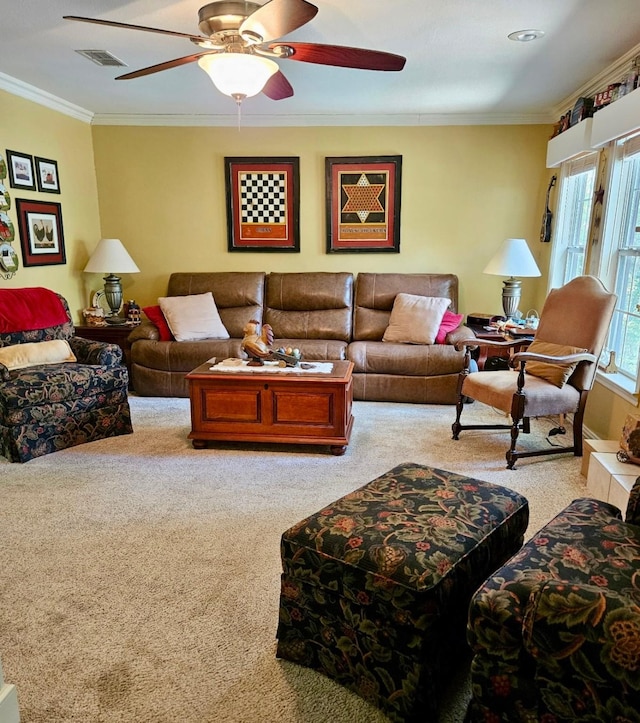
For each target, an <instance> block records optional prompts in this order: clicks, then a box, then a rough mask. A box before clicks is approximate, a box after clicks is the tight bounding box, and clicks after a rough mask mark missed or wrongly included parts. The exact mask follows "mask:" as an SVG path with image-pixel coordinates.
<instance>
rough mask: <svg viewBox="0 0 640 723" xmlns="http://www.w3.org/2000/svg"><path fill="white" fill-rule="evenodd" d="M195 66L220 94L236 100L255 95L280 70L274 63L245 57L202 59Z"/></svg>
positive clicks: (212, 55) (242, 55)
mask: <svg viewBox="0 0 640 723" xmlns="http://www.w3.org/2000/svg"><path fill="white" fill-rule="evenodd" d="M198 65H199V66H200V67H201V68H202V69H203V70H204V71H205V73H207V75H208V76H209V77H210V78H211V80H212V81H213V84H214V85H215V86H216V88H217V89H218V90H219V91H220V92H221V93H224V94H225V95H228V96H230V97H231V98H234V99H236V100H237V99H238V97H240V98H249V97H251V96H252V95H257V94H258V93H259V92H260V91H261V90H262V89H263V88H264V86H265V85H266V83H267V81H268V80H269V78H270V77H271V76H272V75H274V73H277V72H278V70H279V68H278V64H277V63H275V62H274V61H273V60H269V58H263V57H261V56H258V55H251V54H247V53H220V54H211V55H203V56H202V57H201V58H200V59H199V60H198Z"/></svg>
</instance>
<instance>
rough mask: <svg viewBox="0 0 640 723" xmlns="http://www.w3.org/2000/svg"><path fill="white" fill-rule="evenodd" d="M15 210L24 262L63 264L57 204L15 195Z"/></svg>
mask: <svg viewBox="0 0 640 723" xmlns="http://www.w3.org/2000/svg"><path fill="white" fill-rule="evenodd" d="M16 210H17V212H18V227H19V229H20V244H21V246H22V263H23V265H24V266H25V267H26V266H47V265H55V264H66V263H67V259H66V255H65V249H64V233H63V230H62V207H61V206H60V204H59V203H50V202H48V201H32V200H27V199H24V198H16Z"/></svg>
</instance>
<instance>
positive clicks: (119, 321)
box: [104, 316, 127, 326]
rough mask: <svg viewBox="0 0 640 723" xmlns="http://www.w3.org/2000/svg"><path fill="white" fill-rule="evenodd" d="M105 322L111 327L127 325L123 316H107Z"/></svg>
mask: <svg viewBox="0 0 640 723" xmlns="http://www.w3.org/2000/svg"><path fill="white" fill-rule="evenodd" d="M104 320H105V321H106V322H107V324H109V326H124V325H125V324H126V323H127V320H126V319H125V318H124V317H123V316H105V317H104Z"/></svg>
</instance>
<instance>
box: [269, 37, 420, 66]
mask: <svg viewBox="0 0 640 723" xmlns="http://www.w3.org/2000/svg"><path fill="white" fill-rule="evenodd" d="M278 48H281V50H280V51H278ZM269 49H270V50H275V52H276V53H278V52H280V53H282V55H281V57H283V58H287V59H288V60H300V61H302V62H303V63H318V64H320V65H336V66H338V67H341V68H361V69H362V70H402V69H403V68H404V64H405V63H406V62H407V59H406V58H404V57H403V56H402V55H395V54H394V53H385V52H383V51H381V50H366V49H365V48H350V47H348V46H346V45H322V44H320V43H289V42H287V43H272V44H271V45H270V46H269ZM283 51H284V52H283Z"/></svg>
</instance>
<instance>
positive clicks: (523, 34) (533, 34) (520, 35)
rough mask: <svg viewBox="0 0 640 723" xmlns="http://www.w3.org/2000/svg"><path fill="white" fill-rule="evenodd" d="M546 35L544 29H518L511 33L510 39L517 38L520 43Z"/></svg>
mask: <svg viewBox="0 0 640 723" xmlns="http://www.w3.org/2000/svg"><path fill="white" fill-rule="evenodd" d="M543 36H544V30H516V32H515V33H509V35H507V37H508V38H509V40H515V41H516V42H518V43H528V42H529V41H530V40H537V39H538V38H542V37H543Z"/></svg>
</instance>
